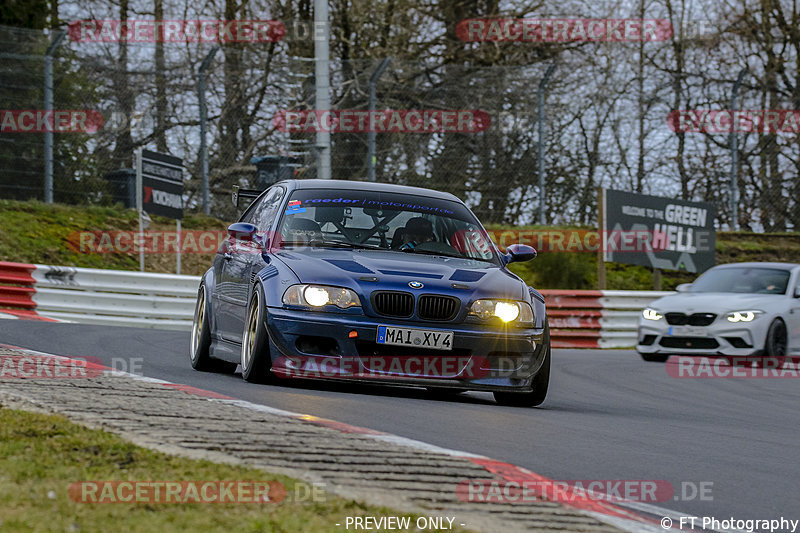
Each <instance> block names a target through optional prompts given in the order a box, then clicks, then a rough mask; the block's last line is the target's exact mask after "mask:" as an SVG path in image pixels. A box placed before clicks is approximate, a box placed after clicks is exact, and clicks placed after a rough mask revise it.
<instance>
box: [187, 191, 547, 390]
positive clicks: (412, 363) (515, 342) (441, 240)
mask: <svg viewBox="0 0 800 533" xmlns="http://www.w3.org/2000/svg"><path fill="white" fill-rule="evenodd" d="M248 195H249V196H251V197H253V196H257V197H256V199H255V200H254V201H253V202H252V204H251V205H250V206H249V208H248V209H247V210H246V211H245V213H244V214H243V215H242V217H241V218H240V220H239V221H238V222H236V223H234V224H232V225H231V226H230V227H229V228H228V238H227V239H226V240H225V241H224V242H223V243H222V245H221V246H220V249H219V250H218V252H217V254H216V256H215V259H214V264H213V266H212V267H211V268H210V269H209V270H208V271H207V272H206V273H205V274H204V275H203V277H202V281H201V283H200V288H199V290H198V296H197V304H196V310H195V314H194V323H193V327H192V335H191V363H192V366H193V367H194V368H195V369H198V370H213V369H217V368H220V365H222V366H224V365H226V364H227V366H229V367H230V366H233V365H234V364H239V365H241V371H242V377H243V378H244V379H245V380H247V381H252V382H268V381H271V380H275V379H276V378H290V379H326V380H356V381H361V382H367V383H381V384H390V385H403V386H409V385H410V386H422V387H426V388H428V389H429V390H431V391H436V392H438V393H445V392H453V393H458V392H461V391H467V390H472V391H491V392H493V394H494V397H495V400H496V401H497V402H498V403H500V404H504V405H516V406H534V405H539V404H541V403H542V402H543V401H544V399H545V397H546V395H547V388H548V382H549V378H550V333H549V326H548V323H547V316H546V311H545V304H544V298H542V296H541V295H540V294H539V293H538V292H537V291H536V290H535V289H533V288H531V287H528V286H526V284H525V283H524V282H523V281H522V279H520V278H519V277H518V276H516V275H515V274H513V273H512V272H510V271H509V270H508V269H507V268H506V265H507V264H508V263H511V262H514V261H529V260H531V259H533V258H534V257H535V256H536V251H535V250H534V249H533V248H531V247H529V246H525V245H512V246H509V248H508V250H507V253H505V254H503V253H501V252H500V251H499V250H498V249H497V248H496V247H495V245H494V244H493V243H492V241H491V239H490V238H489V236H488V234H487V232H486V230H485V229H484V228H483V226H482V225H481V223H480V222H479V221H478V220H477V218H476V217H475V215H474V214H473V213H472V212H471V211H470V210H469V208H467V206H466V205H464V203H463V202H462V201H461V200H459V199H458V198H456V197H455V196H453V195H452V194H449V193H442V192H437V191H433V190H428V189H422V188H416V187H407V186H400V185H389V184H378V183H364V182H355V181H339V180H289V181H282V182H279V183H276V184H275V185H273V186H272V187H270V188H269V189H267V190H265V191H264V192H261V193H254V192H252V191H251V192H249V193H248V192H245V191H240V192H237V191H236V189H235V191H234V198H235V199H234V201H235V202H238V198H239V197H245V196H248Z"/></svg>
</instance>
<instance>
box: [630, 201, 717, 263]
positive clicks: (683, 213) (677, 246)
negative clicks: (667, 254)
mask: <svg viewBox="0 0 800 533" xmlns="http://www.w3.org/2000/svg"><path fill="white" fill-rule="evenodd" d="M622 214H624V215H628V216H636V217H643V218H651V219H660V220H664V221H665V222H666V223H655V224H654V225H653V243H652V246H653V249H654V250H670V251H675V252H689V253H695V252H696V251H697V250H698V248H702V247H703V246H704V244H706V243H705V240H706V239H707V237H708V236H707V235H706V233H707V232H705V231H700V232H697V231H695V229H694V228H695V227H697V228H705V227H706V221H707V219H708V210H707V209H704V208H702V207H692V206H686V205H675V204H667V207H666V208H665V209H664V210H663V211H661V210H660V209H651V208H645V207H640V206H634V205H623V206H622ZM670 222H671V224H670Z"/></svg>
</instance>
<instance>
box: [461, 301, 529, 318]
mask: <svg viewBox="0 0 800 533" xmlns="http://www.w3.org/2000/svg"><path fill="white" fill-rule="evenodd" d="M469 314H470V315H473V316H476V317H478V318H480V319H482V320H488V319H490V318H499V319H500V320H501V321H503V322H506V323H508V322H518V323H525V324H529V323H532V322H533V309H532V308H531V306H530V304H528V303H527V302H516V301H509V300H475V302H474V303H473V304H472V307H470V309H469Z"/></svg>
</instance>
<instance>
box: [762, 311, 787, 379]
mask: <svg viewBox="0 0 800 533" xmlns="http://www.w3.org/2000/svg"><path fill="white" fill-rule="evenodd" d="M787 345H788V341H787V334H786V323H785V322H784V321H783V320H782V319H780V318H776V319H775V320H773V321H772V323H771V324H770V325H769V329H768V330H767V339H766V341H765V342H764V355H763V356H762V357H760V358H756V359H755V360H754V366H756V367H762V368H781V367H782V366H783V363H784V361H785V360H786V348H787Z"/></svg>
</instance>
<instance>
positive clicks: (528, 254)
mask: <svg viewBox="0 0 800 533" xmlns="http://www.w3.org/2000/svg"><path fill="white" fill-rule="evenodd" d="M506 251H507V252H508V253H506V263H518V262H522V261H530V260H531V259H533V258H535V257H536V249H535V248H534V247H533V246H528V245H527V244H512V245H511V246H509V247H508V248H507V249H506Z"/></svg>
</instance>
